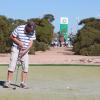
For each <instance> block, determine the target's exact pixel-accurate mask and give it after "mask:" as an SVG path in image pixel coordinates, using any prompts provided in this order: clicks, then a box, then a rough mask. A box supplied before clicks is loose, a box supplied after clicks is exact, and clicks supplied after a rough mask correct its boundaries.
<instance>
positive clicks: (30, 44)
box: [19, 40, 33, 58]
mask: <svg viewBox="0 0 100 100" xmlns="http://www.w3.org/2000/svg"><path fill="white" fill-rule="evenodd" d="M32 44H33V40H31V41H30V43H29V46H28V47H27V48H26V49H25V50H23V49H21V50H20V54H19V56H20V58H22V57H23V56H24V55H25V54H26V53H27V52H28V51H29V49H30V48H31V47H32Z"/></svg>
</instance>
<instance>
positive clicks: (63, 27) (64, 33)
mask: <svg viewBox="0 0 100 100" xmlns="http://www.w3.org/2000/svg"><path fill="white" fill-rule="evenodd" d="M60 35H61V37H60V39H59V40H60V46H64V45H67V44H66V43H68V18H67V17H61V18H60Z"/></svg>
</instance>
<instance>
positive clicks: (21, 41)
mask: <svg viewBox="0 0 100 100" xmlns="http://www.w3.org/2000/svg"><path fill="white" fill-rule="evenodd" d="M35 28H36V25H35V23H34V22H28V23H27V24H26V25H20V26H18V27H16V28H15V29H14V31H13V32H12V33H11V35H10V39H11V40H12V41H13V45H12V48H11V57H10V63H9V67H8V73H7V81H6V82H5V83H4V87H6V88H9V87H10V85H11V81H12V78H13V73H14V71H15V69H16V64H17V60H18V59H20V62H21V65H22V72H21V83H20V87H21V88H27V85H26V80H27V74H28V67H29V65H28V51H29V49H30V48H31V47H32V44H33V40H35V39H36V36H35Z"/></svg>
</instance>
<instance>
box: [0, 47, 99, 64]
mask: <svg viewBox="0 0 100 100" xmlns="http://www.w3.org/2000/svg"><path fill="white" fill-rule="evenodd" d="M9 58H10V54H0V64H8V63H9ZM29 58H30V62H29V63H30V64H97V65H98V64H100V56H80V55H74V53H73V52H72V51H71V48H66V47H57V48H50V50H48V51H45V52H42V51H38V52H36V53H35V55H30V56H29Z"/></svg>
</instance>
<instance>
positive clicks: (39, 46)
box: [34, 41, 49, 51]
mask: <svg viewBox="0 0 100 100" xmlns="http://www.w3.org/2000/svg"><path fill="white" fill-rule="evenodd" d="M34 48H35V51H46V50H48V49H49V46H48V45H47V44H45V43H44V42H38V41H35V43H34Z"/></svg>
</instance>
